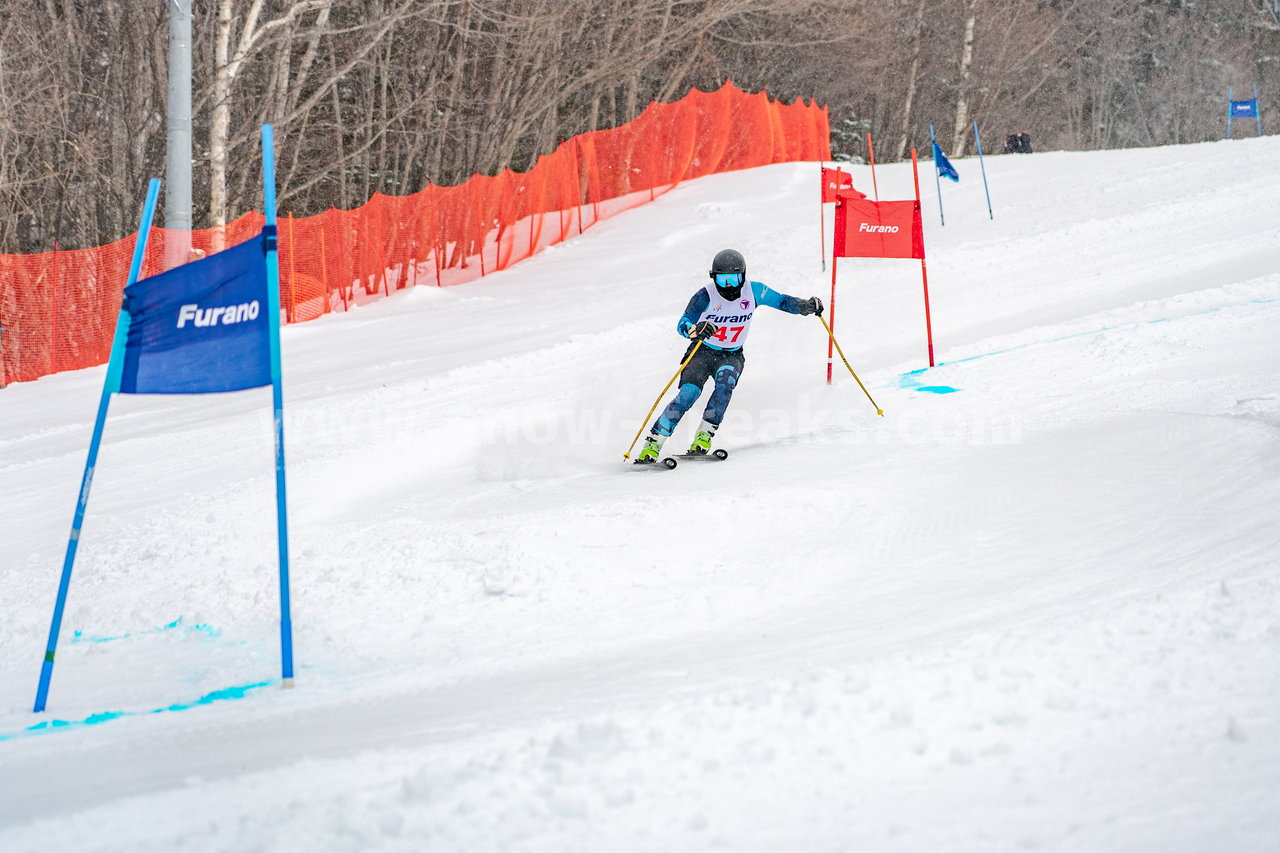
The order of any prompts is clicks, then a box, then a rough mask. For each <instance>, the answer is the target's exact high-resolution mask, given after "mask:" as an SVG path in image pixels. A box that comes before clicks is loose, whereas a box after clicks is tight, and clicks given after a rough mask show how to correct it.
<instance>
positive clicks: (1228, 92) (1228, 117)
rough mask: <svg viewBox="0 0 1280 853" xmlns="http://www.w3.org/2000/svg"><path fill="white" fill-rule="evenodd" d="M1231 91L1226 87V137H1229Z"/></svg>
mask: <svg viewBox="0 0 1280 853" xmlns="http://www.w3.org/2000/svg"><path fill="white" fill-rule="evenodd" d="M1231 92H1232V89H1231V87H1230V86H1228V87H1227V139H1230V138H1231Z"/></svg>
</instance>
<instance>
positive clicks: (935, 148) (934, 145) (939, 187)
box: [929, 125, 947, 225]
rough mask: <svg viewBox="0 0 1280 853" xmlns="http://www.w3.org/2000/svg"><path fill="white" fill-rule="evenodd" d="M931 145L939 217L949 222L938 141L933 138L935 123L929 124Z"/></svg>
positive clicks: (944, 223)
mask: <svg viewBox="0 0 1280 853" xmlns="http://www.w3.org/2000/svg"><path fill="white" fill-rule="evenodd" d="M929 147H930V148H932V149H933V153H934V157H933V188H934V189H935V190H937V191H938V219H939V221H941V222H942V224H943V225H946V224H947V215H946V214H945V213H943V212H942V181H941V180H940V179H939V178H938V157H937V151H938V141H937V140H936V139H934V138H933V125H929Z"/></svg>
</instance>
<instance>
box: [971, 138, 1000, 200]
mask: <svg viewBox="0 0 1280 853" xmlns="http://www.w3.org/2000/svg"><path fill="white" fill-rule="evenodd" d="M973 141H974V142H976V143H977V144H978V166H980V167H981V168H982V189H983V191H984V192H986V194H987V218H988V219H995V218H996V215H995V214H994V213H992V212H991V189H990V188H989V187H988V186H987V166H986V164H985V163H983V161H982V137H981V136H979V135H978V123H977V122H976V121H975V122H974V123H973Z"/></svg>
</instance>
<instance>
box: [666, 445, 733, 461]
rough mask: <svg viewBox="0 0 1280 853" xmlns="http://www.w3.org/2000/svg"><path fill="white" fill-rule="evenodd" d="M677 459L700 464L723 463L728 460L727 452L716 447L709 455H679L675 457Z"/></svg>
mask: <svg viewBox="0 0 1280 853" xmlns="http://www.w3.org/2000/svg"><path fill="white" fill-rule="evenodd" d="M676 458H677V459H680V460H684V459H695V460H699V461H702V462H723V461H724V460H726V459H728V458H729V451H727V450H725V449H723V448H720V447H717V448H716V449H715V450H713V451H711V452H710V453H681V454H679V455H678V456H676Z"/></svg>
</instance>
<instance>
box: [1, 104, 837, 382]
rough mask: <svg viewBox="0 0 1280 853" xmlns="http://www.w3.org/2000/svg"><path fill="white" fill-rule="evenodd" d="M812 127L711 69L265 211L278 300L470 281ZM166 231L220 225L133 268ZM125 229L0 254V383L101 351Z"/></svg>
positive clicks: (790, 150) (204, 237)
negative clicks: (566, 133)
mask: <svg viewBox="0 0 1280 853" xmlns="http://www.w3.org/2000/svg"><path fill="white" fill-rule="evenodd" d="M828 134H829V131H828V124H827V109H826V107H819V106H818V105H817V104H805V103H804V102H803V101H802V100H800V99H798V98H797V99H796V102H795V103H794V104H791V105H787V104H782V103H779V102H777V101H772V100H770V99H769V97H768V95H766V94H765V93H764V92H760V93H758V94H755V95H748V94H744V93H743V92H741V91H739V90H738V89H737V88H735V87H734V86H733V85H732V84H730V83H726V84H725V85H724V86H723V87H722V88H721V89H720V90H719V91H716V92H710V93H708V92H700V91H698V90H696V89H695V90H693V91H691V92H689V94H688V95H686V96H685V97H684V98H682V99H681V100H679V101H677V102H676V103H673V104H660V103H651V104H650V105H649V106H648V107H647V108H646V109H645V111H644V112H643V113H641V114H640V115H639V116H638V117H637V118H636V119H635V120H634V121H631V122H629V123H627V124H625V125H623V126H621V127H618V128H614V129H612V130H598V131H594V132H592V133H584V134H581V135H579V136H575V137H573V138H571V139H569V140H567V141H565V142H564V143H562V144H561V145H560V147H559V148H557V149H556V150H555V151H554V152H553V153H551V154H549V155H546V156H544V157H540V158H539V159H538V161H537V163H536V165H534V167H533V168H532V169H530V170H529V171H528V172H524V173H517V172H512V171H510V170H509V169H504V170H503V171H502V173H501V174H499V175H496V176H486V175H475V176H473V177H472V178H471V179H470V180H468V181H467V182H466V183H464V184H461V185H459V186H455V187H438V186H428V187H427V188H425V189H423V190H421V191H420V192H417V193H414V194H413V195H409V196H387V195H382V194H381V193H375V194H374V196H373V198H371V199H369V201H368V202H366V203H365V204H364V205H362V206H361V207H359V208H357V209H355V210H349V211H348V210H338V209H331V210H329V211H328V212H326V213H322V214H319V215H317V216H307V217H298V218H294V217H292V216H289V215H287V214H286V215H281V216H280V217H279V232H280V241H279V246H280V249H279V262H280V301H281V314H282V316H283V317H284V318H285V321H286V322H290V323H297V322H302V321H305V320H311V319H314V318H316V317H319V316H320V315H322V314H326V313H328V312H330V311H345V310H347V309H349V308H350V307H351V306H352V305H358V304H362V303H364V302H368V301H370V300H373V299H378V298H381V297H382V296H386V295H388V294H390V293H392V292H394V291H396V290H399V289H402V288H405V287H410V286H413V285H416V284H430V285H435V286H444V285H452V284H460V283H462V282H465V281H471V280H472V279H475V278H478V277H480V276H482V275H486V274H487V273H490V272H494V271H496V270H501V269H503V268H505V267H507V266H509V265H510V264H512V263H515V262H517V261H520V260H523V259H525V258H527V257H529V256H530V255H532V254H534V253H536V252H538V251H540V250H542V249H544V248H546V247H547V246H550V245H553V244H555V243H558V242H560V241H562V240H564V239H566V238H568V237H570V236H571V235H573V234H579V233H581V232H582V231H583V230H585V229H586V228H589V227H591V226H592V225H593V224H595V223H596V222H598V221H600V220H601V219H604V218H606V217H608V216H611V215H613V214H615V213H618V212H620V211H623V210H627V209H629V208H632V207H636V206H638V205H640V204H644V203H645V202H648V201H650V200H652V199H653V198H655V197H656V196H658V195H660V194H662V193H665V192H667V191H668V190H670V189H672V188H673V187H675V186H676V185H677V184H679V183H680V182H681V181H685V180H689V179H692V178H697V177H701V176H703V175H709V174H712V173H715V172H728V171H733V170H735V169H748V168H752V167H755V166H763V165H767V164H769V163H781V162H788V161H797V160H827V159H829V158H830V156H831V155H830V145H829V139H828ZM262 223H263V217H262V214H260V213H248V214H245V215H244V216H242V217H240V218H239V219H237V220H235V221H234V222H231V223H229V224H228V225H227V226H226V228H225V231H224V232H223V234H222V235H221V241H220V242H221V244H222V247H226V246H233V245H236V244H237V243H239V242H242V241H243V240H247V239H248V238H249V237H251V236H253V235H254V234H256V233H258V231H259V230H260V229H261V227H262ZM175 234H176V235H177V236H178V237H180V238H182V243H183V244H184V245H185V244H186V242H187V240H188V239H189V240H190V244H191V245H192V246H193V247H194V248H196V249H199V250H201V251H204V252H212V251H214V250H215V248H217V242H216V241H218V238H219V236H220V235H219V234H218V233H217V229H212V228H206V229H203V230H200V231H192V232H190V233H189V234H186V233H180V232H171V231H166V230H165V229H163V228H152V229H151V231H150V233H149V236H148V241H147V253H146V257H145V258H144V261H143V269H142V277H144V278H145V277H146V276H149V275H155V274H156V273H158V272H161V271H162V270H164V269H165V268H166V258H167V257H168V256H167V255H166V244H167V243H169V242H170V241H171V240H172V239H173V235H175ZM135 239H136V235H133V236H130V237H126V238H125V239H123V240H118V241H116V242H115V243H111V244H108V245H106V246H98V247H96V248H93V249H81V250H76V251H54V252H45V253H43V254H38V255H0V385H4V384H5V383H6V382H17V381H23V380H31V379H36V378H37V377H40V376H44V375H46V374H50V373H56V372H58V371H62V370H76V369H79V368H82V367H89V366H92V365H96V364H102V363H104V362H106V361H107V359H108V357H109V356H110V353H111V339H112V335H113V334H114V332H115V325H116V320H117V317H118V315H119V310H120V301H121V296H122V292H123V289H124V284H125V280H126V278H127V275H128V271H129V263H130V260H131V258H132V254H133V246H134V241H135ZM185 260H186V258H181V259H179V260H178V261H177V262H182V261H185ZM172 265H174V263H173V262H170V263H168V266H172Z"/></svg>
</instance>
